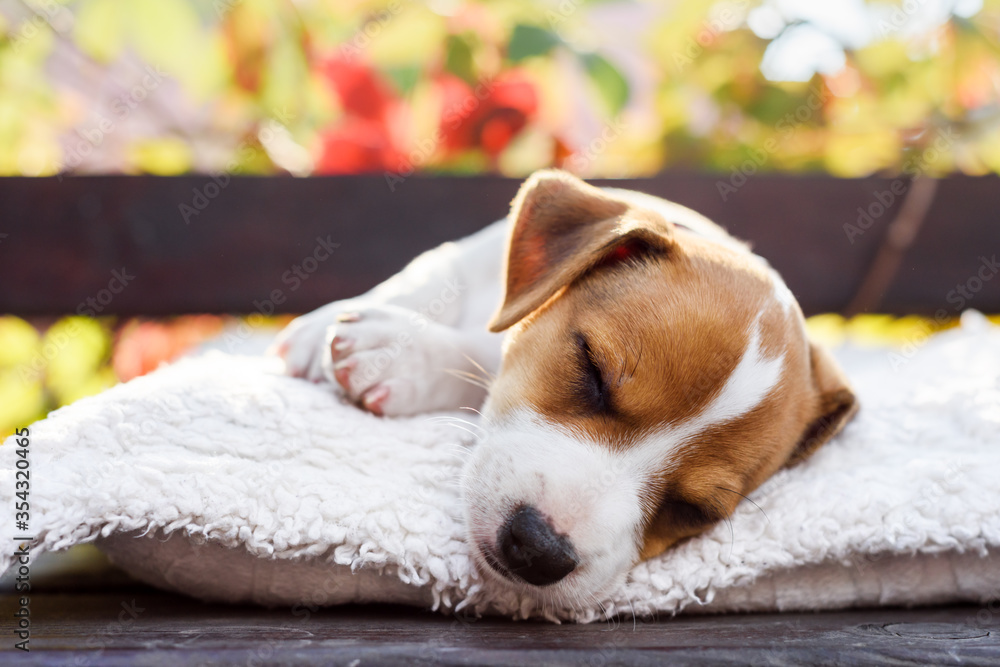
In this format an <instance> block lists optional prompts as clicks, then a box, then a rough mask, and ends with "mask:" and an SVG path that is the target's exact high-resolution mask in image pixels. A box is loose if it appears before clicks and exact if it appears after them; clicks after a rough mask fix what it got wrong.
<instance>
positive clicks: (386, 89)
mask: <svg viewBox="0 0 1000 667" xmlns="http://www.w3.org/2000/svg"><path fill="white" fill-rule="evenodd" d="M322 70H323V74H324V75H325V76H326V79H327V81H329V83H330V87H331V88H332V89H333V91H334V93H336V95H337V97H338V98H339V99H340V104H341V107H342V108H343V110H344V116H343V117H342V118H341V119H340V120H339V121H338V122H337V123H336V125H335V126H334V127H332V128H330V129H329V130H326V131H325V132H323V133H322V134H321V135H320V146H321V150H320V157H319V160H318V161H317V164H316V171H317V172H318V173H322V174H358V173H363V172H372V171H379V170H382V169H396V168H398V166H399V164H400V161H401V158H402V156H403V152H402V150H400V149H399V147H398V146H397V145H396V142H395V140H394V133H393V129H394V127H393V125H394V122H393V121H394V119H395V118H396V117H398V113H397V112H398V110H399V101H398V100H397V99H396V98H395V97H394V95H393V92H392V89H391V87H390V86H389V84H388V83H387V82H385V81H384V80H383V79H382V78H381V77H379V75H378V73H377V72H375V70H373V69H372V68H371V67H370V66H368V65H367V64H365V63H363V62H360V61H358V60H353V59H346V58H342V57H338V58H330V59H329V60H327V61H326V62H325V63H323V66H322Z"/></svg>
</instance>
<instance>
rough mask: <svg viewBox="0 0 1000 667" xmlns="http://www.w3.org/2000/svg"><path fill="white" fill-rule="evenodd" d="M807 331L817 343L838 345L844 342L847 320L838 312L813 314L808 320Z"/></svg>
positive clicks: (829, 345)
mask: <svg viewBox="0 0 1000 667" xmlns="http://www.w3.org/2000/svg"><path fill="white" fill-rule="evenodd" d="M806 331H807V332H809V338H811V339H812V340H814V341H816V342H817V343H819V344H821V345H826V346H828V347H837V346H838V345H840V344H841V343H843V342H844V338H845V336H846V331H847V321H846V320H845V319H844V318H843V317H842V316H841V315H837V314H836V313H824V314H822V315H813V316H812V317H810V318H808V319H807V320H806Z"/></svg>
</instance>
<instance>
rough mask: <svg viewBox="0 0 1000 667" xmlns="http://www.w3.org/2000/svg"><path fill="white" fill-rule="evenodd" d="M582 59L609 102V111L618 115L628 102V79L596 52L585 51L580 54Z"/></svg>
mask: <svg viewBox="0 0 1000 667" xmlns="http://www.w3.org/2000/svg"><path fill="white" fill-rule="evenodd" d="M580 60H581V61H583V66H584V68H586V70H587V75H588V76H589V77H590V80H591V81H592V82H593V83H594V85H595V86H596V87H597V91H598V92H599V93H600V94H601V98H602V99H603V100H604V102H605V104H607V106H608V111H609V112H610V114H611V115H612V116H617V115H618V114H619V113H620V112H621V110H622V109H624V108H625V105H626V104H627V103H628V99H629V88H628V81H626V80H625V77H624V76H622V74H621V72H619V71H618V69H617V68H615V66H614V65H612V64H611V63H609V62H608V61H607V60H606V59H605V58H604V57H603V56H599V55H597V54H596V53H584V54H581V55H580Z"/></svg>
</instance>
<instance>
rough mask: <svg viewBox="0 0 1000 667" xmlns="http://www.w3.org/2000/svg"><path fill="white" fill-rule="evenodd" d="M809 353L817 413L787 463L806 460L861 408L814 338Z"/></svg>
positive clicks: (834, 363) (836, 368)
mask: <svg viewBox="0 0 1000 667" xmlns="http://www.w3.org/2000/svg"><path fill="white" fill-rule="evenodd" d="M809 355H810V365H811V367H812V381H813V386H814V387H815V388H816V392H817V402H816V405H817V408H816V413H817V414H816V417H815V418H814V419H813V421H812V422H810V424H809V426H807V427H806V430H805V432H803V434H802V438H801V439H800V440H799V443H798V444H797V445H796V447H795V449H794V450H793V451H792V455H791V456H790V457H789V459H788V461H787V462H786V463H785V465H786V466H793V465H795V464H796V463H799V462H800V461H802V460H804V459H806V458H807V457H808V456H809V455H810V454H812V453H813V452H814V451H816V450H817V449H818V448H819V447H820V445H823V444H824V443H826V441H827V440H829V439H830V438H832V437H833V436H835V435H837V433H839V432H840V431H841V429H843V428H844V426H846V425H847V422H849V421H850V420H851V418H852V417H854V415H855V414H856V413H857V411H858V399H857V398H856V397H855V396H854V392H853V391H851V386H850V385H849V384H848V382H847V378H846V377H844V373H843V371H841V370H840V367H839V366H837V362H836V361H834V359H833V357H832V356H831V355H830V353H829V352H827V351H826V350H824V349H823V348H821V347H819V346H818V345H816V344H815V343H813V342H812V341H810V342H809Z"/></svg>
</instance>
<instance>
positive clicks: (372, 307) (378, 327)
mask: <svg viewBox="0 0 1000 667" xmlns="http://www.w3.org/2000/svg"><path fill="white" fill-rule="evenodd" d="M506 233H507V231H506V221H500V222H498V223H495V224H493V225H491V226H489V227H487V228H486V229H484V230H482V231H480V232H477V233H476V234H473V235H472V236H470V237H467V238H465V239H462V240H461V241H458V242H455V243H446V244H444V245H442V246H440V247H438V248H436V249H434V250H431V251H428V252H426V253H424V254H423V255H421V256H419V257H418V258H417V259H415V260H414V261H413V262H411V263H410V264H409V265H408V266H407V267H406V268H405V269H403V271H401V272H400V273H398V274H396V275H395V276H393V277H392V278H390V279H388V280H387V281H385V282H384V283H382V284H380V285H378V286H377V287H375V288H374V289H372V290H371V291H369V292H367V293H366V294H363V295H361V296H359V297H355V298H351V299H345V300H343V301H337V302H334V303H331V304H328V305H326V306H323V307H322V308H319V309H318V310H315V311H313V312H312V313H309V314H307V315H304V316H302V317H299V318H297V319H295V320H294V321H293V322H292V323H291V324H289V326H288V327H287V328H286V329H285V330H284V331H282V332H281V333H280V334H279V336H278V339H277V340H276V342H275V345H274V346H272V350H273V351H275V352H277V353H278V354H280V355H281V356H283V357H284V358H285V361H286V368H287V372H288V373H289V374H291V375H294V376H297V377H304V378H307V379H310V380H313V381H320V380H322V379H324V378H326V379H329V380H331V381H336V382H337V383H339V384H340V385H341V386H343V388H344V390H345V392H346V393H347V394H348V395H349V396H350V397H351V398H352V399H354V400H355V401H357V402H359V403H360V404H361V405H364V406H365V407H368V408H369V409H371V410H372V411H375V412H381V413H384V414H411V413H415V412H423V411H426V410H430V409H446V408H455V407H460V406H466V405H467V406H475V405H478V404H479V403H481V402H482V397H483V396H484V395H485V390H483V389H481V388H478V387H475V386H474V385H473V384H470V383H469V382H466V381H463V380H462V379H460V378H459V377H458V376H463V377H467V376H468V375H469V374H474V375H478V376H482V375H483V374H484V373H483V371H485V373H486V374H489V373H493V372H495V371H496V369H497V368H498V367H499V363H500V340H501V337H500V336H499V335H497V334H492V333H489V332H488V331H487V328H486V323H487V322H488V320H489V317H490V315H491V314H492V312H493V310H494V309H495V308H496V304H497V303H498V301H499V298H500V274H501V265H502V259H503V247H504V240H505V238H506ZM335 365H339V369H335V368H334V366H335ZM442 374H443V375H442Z"/></svg>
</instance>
